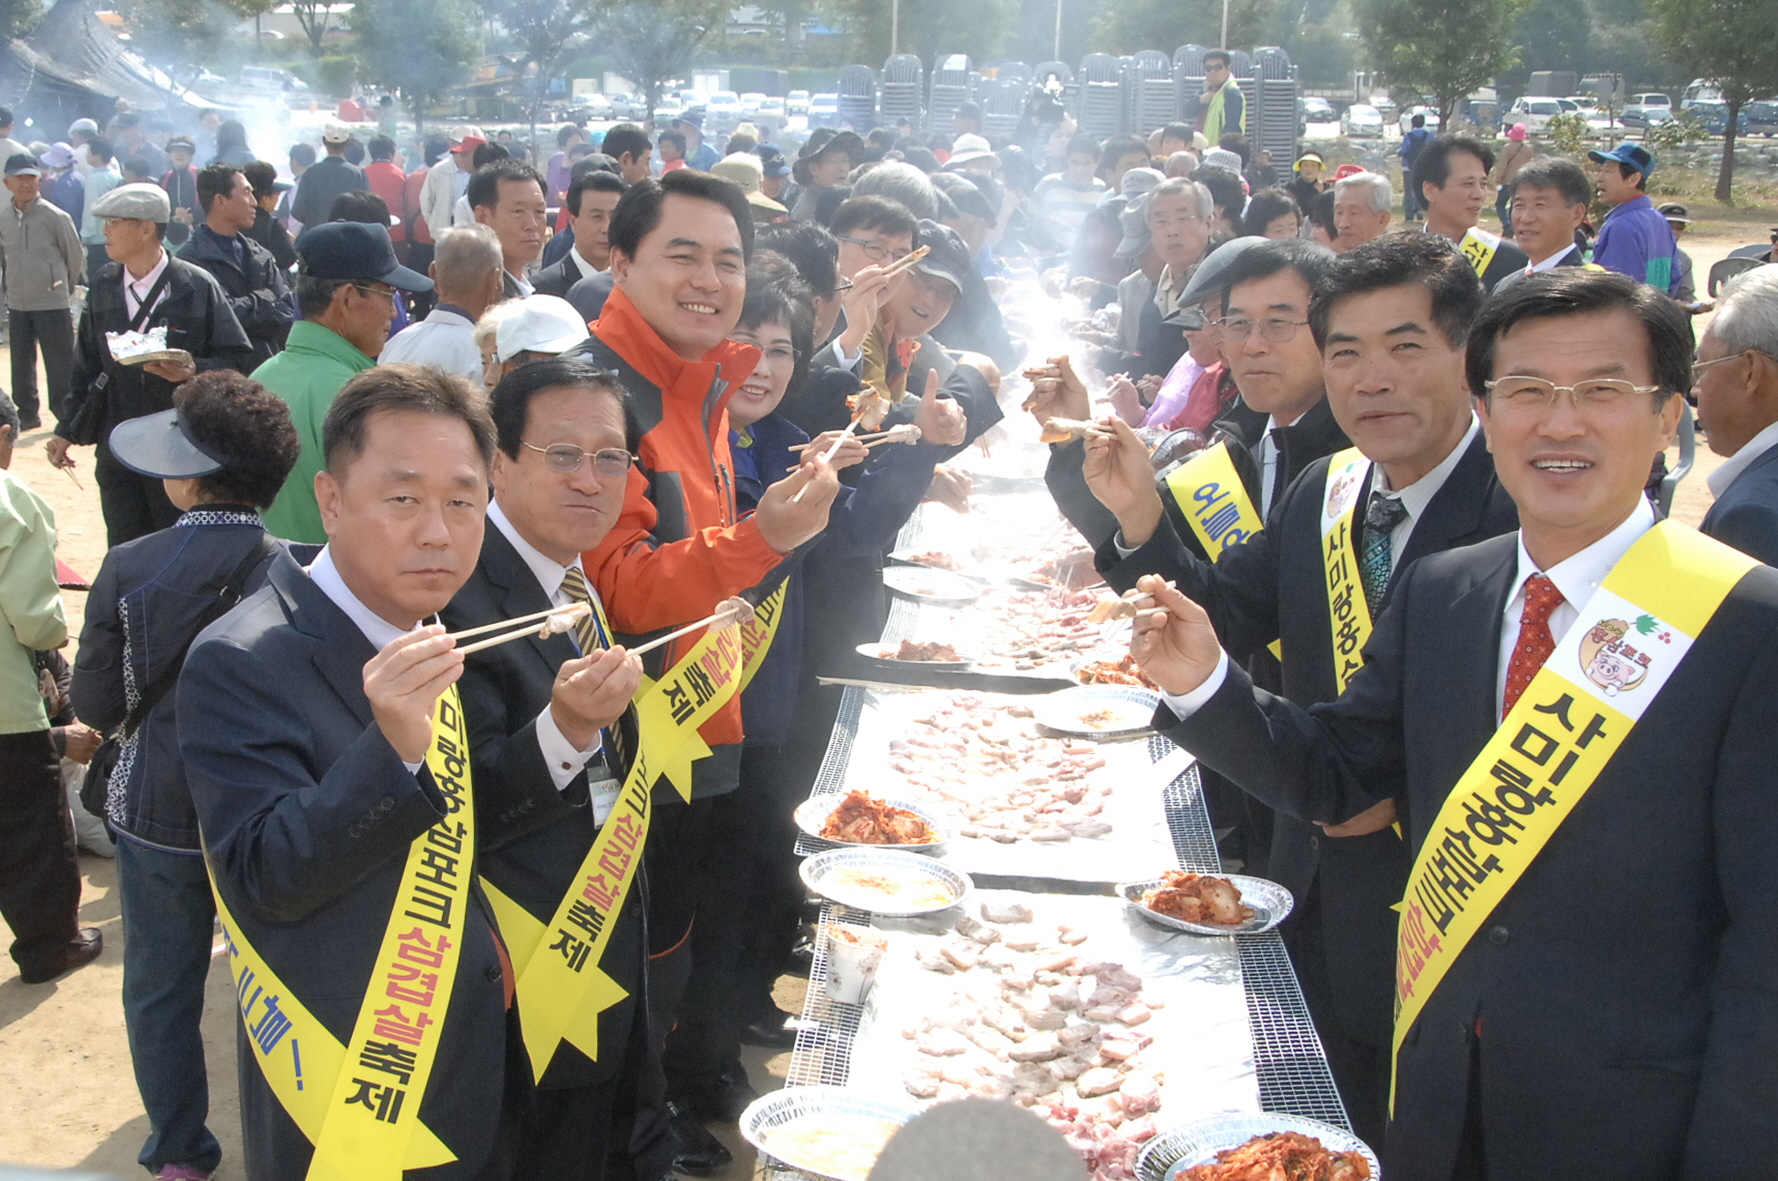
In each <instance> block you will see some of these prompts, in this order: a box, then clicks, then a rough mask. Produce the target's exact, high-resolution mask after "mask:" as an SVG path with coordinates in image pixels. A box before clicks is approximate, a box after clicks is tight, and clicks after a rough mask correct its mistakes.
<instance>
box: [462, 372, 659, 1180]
mask: <svg viewBox="0 0 1778 1181" xmlns="http://www.w3.org/2000/svg"><path fill="white" fill-rule="evenodd" d="M490 402H491V407H490V408H491V410H492V412H493V416H494V423H495V427H496V430H497V431H498V434H499V450H497V451H496V452H495V454H494V467H493V473H492V477H493V485H494V499H493V502H492V503H491V504H490V505H489V506H488V528H487V530H486V531H485V532H484V534H483V537H482V552H481V560H480V561H479V562H478V563H477V564H476V568H475V571H474V573H473V574H471V575H470V578H469V581H468V582H467V583H465V584H464V587H463V589H462V590H461V591H459V592H457V597H456V598H454V599H453V600H451V605H450V607H449V608H447V609H446V611H445V612H444V615H443V620H444V622H445V623H446V624H447V625H448V626H449V627H451V628H453V629H463V628H471V627H479V626H481V625H483V624H489V623H498V622H499V621H500V620H503V619H512V618H516V617H519V616H524V615H531V614H534V613H536V612H538V611H544V610H548V609H549V608H551V607H571V606H573V605H574V604H576V603H589V604H590V603H592V602H593V601H594V599H593V598H592V597H591V596H592V594H593V592H592V591H591V590H590V588H589V587H588V585H587V582H586V575H585V571H584V569H583V568H582V566H581V557H580V555H581V553H582V551H585V550H590V549H593V548H595V547H596V546H597V545H598V544H599V542H600V541H602V540H604V537H605V534H606V532H607V531H609V529H610V527H611V523H612V522H613V521H615V520H616V519H617V513H618V510H619V509H620V508H621V507H622V505H623V497H624V483H625V479H626V477H627V476H628V474H629V465H630V451H629V448H628V443H627V440H626V431H625V403H624V396H623V391H622V389H621V388H620V387H619V386H617V385H616V384H615V383H614V382H613V381H612V380H611V378H610V377H609V376H608V375H606V374H604V373H602V372H601V371H599V370H597V369H595V368H594V367H593V366H591V365H589V364H587V363H586V362H584V361H564V360H554V359H552V360H546V361H534V362H532V363H531V364H529V365H526V366H523V367H522V368H520V369H518V370H516V371H514V372H513V373H512V374H511V375H509V376H508V377H506V378H505V379H503V380H502V381H501V382H500V384H499V385H498V386H496V387H495V389H494V392H493V395H492V397H491V399H490ZM570 465H571V466H570ZM607 645H608V639H607V637H605V636H604V635H603V634H602V631H601V627H600V624H599V620H598V618H597V617H596V616H589V617H588V618H587V620H586V622H585V623H583V624H582V625H581V626H579V627H577V628H576V630H575V631H574V632H572V633H560V634H555V635H549V636H538V635H535V634H533V635H531V636H529V637H527V638H526V639H524V640H522V641H519V642H516V643H510V644H502V645H500V646H498V647H493V648H488V649H485V650H483V651H481V652H477V653H475V654H474V655H472V656H471V657H469V661H468V664H467V666H466V668H465V670H464V674H463V683H462V692H463V708H464V711H465V712H466V713H467V714H468V716H469V719H470V723H469V725H470V752H471V755H472V761H473V766H474V770H475V775H476V782H477V783H478V784H491V783H493V782H495V781H496V780H497V779H498V780H509V781H512V787H513V791H512V794H513V795H514V797H515V798H522V799H524V800H526V801H530V800H533V799H536V800H541V801H542V803H543V806H542V808H541V809H540V810H541V811H542V812H543V813H544V815H543V816H537V817H534V818H533V819H534V820H535V821H536V822H537V823H536V824H535V826H534V827H533V830H532V831H531V832H529V833H528V834H527V835H525V836H523V837H522V838H520V839H518V840H515V841H513V842H512V843H510V844H507V845H503V846H501V847H500V848H498V849H494V848H489V849H488V850H487V852H486V854H485V856H484V858H483V861H482V875H483V877H484V878H486V880H487V881H488V882H489V883H491V884H492V885H493V887H494V888H495V889H497V890H498V891H499V892H500V893H501V894H502V895H504V896H505V897H506V898H508V899H511V900H512V902H513V903H515V904H517V905H518V906H520V907H523V908H524V910H525V911H526V913H527V914H529V915H530V916H531V918H532V919H534V920H535V921H536V922H537V923H540V924H547V923H549V922H551V921H552V919H553V918H554V916H555V914H556V911H557V909H558V908H559V907H560V906H561V903H562V899H563V895H564V894H566V893H567V892H569V891H570V890H571V889H578V887H579V885H580V879H581V868H582V862H583V861H584V860H585V858H586V855H587V851H588V850H589V849H591V848H592V846H593V840H594V838H595V837H596V836H597V835H598V832H599V830H600V828H601V827H602V826H603V824H604V822H605V819H606V816H607V815H608V814H609V813H610V811H611V809H612V804H613V802H614V801H615V800H616V798H617V794H618V787H619V782H620V779H621V777H622V776H623V775H624V774H625V772H626V771H627V770H628V768H627V766H626V762H627V760H626V759H625V758H624V757H622V754H621V752H622V751H624V750H628V751H631V752H633V751H634V750H635V742H634V735H633V733H631V734H627V735H625V736H624V737H623V738H614V739H612V740H611V741H606V731H607V730H608V728H610V727H612V726H614V725H616V724H618V722H619V720H620V719H624V720H626V721H627V718H626V711H627V709H628V707H629V703H630V698H631V696H632V695H633V694H634V693H635V691H636V686H637V684H638V682H639V680H640V677H641V672H642V666H641V662H640V661H639V660H638V659H637V658H635V657H633V656H626V655H625V654H624V651H623V649H621V648H615V649H609V650H607ZM625 739H628V741H627V742H626V741H625ZM538 784H547V785H550V786H552V787H554V788H555V789H556V792H557V795H556V798H554V799H550V798H548V796H547V793H533V792H530V791H526V790H522V788H523V787H524V786H528V785H538ZM508 935H509V937H511V935H512V933H511V932H508ZM533 954H542V955H554V954H557V953H556V952H552V951H550V950H549V944H548V941H547V940H546V941H543V942H541V943H539V944H538V951H537V952H535V953H533ZM516 966H517V968H518V971H519V978H520V980H521V981H523V980H524V979H525V971H524V964H523V963H519V964H517V965H516ZM599 967H600V969H601V970H602V971H604V972H605V974H606V975H608V976H610V977H611V978H612V979H613V980H615V981H616V982H617V984H618V986H619V987H621V988H622V989H623V991H624V994H625V995H624V997H623V999H622V1000H621V1001H619V1002H618V1003H617V1004H615V1005H613V1006H611V1007H609V1008H605V1009H604V1010H603V1011H601V1012H599V1013H598V1015H597V1020H598V1025H599V1034H598V1050H597V1054H598V1056H597V1058H596V1059H594V1058H591V1057H589V1056H588V1055H587V1054H586V1053H583V1052H582V1050H581V1049H578V1048H576V1047H575V1046H573V1045H570V1044H568V1043H567V1042H561V1043H558V1044H557V1045H556V1046H554V1047H551V1049H552V1050H553V1057H552V1058H551V1059H550V1060H549V1061H546V1062H537V1061H533V1062H532V1071H533V1076H534V1077H536V1078H538V1079H539V1080H540V1084H539V1087H538V1090H537V1092H536V1094H535V1095H534V1096H533V1098H532V1102H531V1113H530V1119H529V1121H528V1123H527V1126H526V1132H525V1135H524V1137H523V1147H522V1148H521V1150H520V1153H519V1159H518V1164H517V1167H516V1175H518V1176H522V1177H551V1178H561V1179H563V1181H566V1179H568V1178H593V1179H597V1178H602V1177H605V1176H607V1175H612V1176H628V1175H629V1174H628V1173H627V1171H624V1170H625V1169H627V1162H628V1158H629V1149H630V1129H631V1127H632V1125H633V1124H634V1122H635V1112H634V1094H633V1090H634V1080H635V1073H636V1069H637V1067H638V1064H639V1059H640V1052H641V1048H642V1039H641V1038H640V1037H639V1036H638V1037H635V1038H633V1037H632V1033H633V1032H634V1033H635V1034H638V1035H639V1034H640V1032H641V1024H642V1023H641V1022H635V1021H633V1015H634V1013H635V1011H636V1008H637V1005H636V1001H637V999H638V998H639V997H640V995H641V992H642V976H643V954H642V922H641V899H640V890H639V889H638V888H632V889H631V890H630V892H629V894H628V896H627V899H626V901H625V903H624V906H623V910H622V918H621V919H620V921H619V924H618V927H617V930H616V931H615V932H614V934H613V935H612V943H611V944H610V945H609V946H608V947H607V949H606V952H605V954H604V957H603V958H602V959H601V960H600V962H599ZM531 1003H532V1001H531V998H530V997H529V996H528V995H527V993H526V992H525V989H524V987H523V986H521V989H520V992H519V997H518V1011H519V1018H520V1020H521V1021H527V1020H530V1019H531V1015H530V1014H528V1012H527V1005H528V1004H531ZM531 1048H532V1049H533V1050H535V1049H536V1048H537V1047H536V1045H535V1044H533V1045H532V1047H531ZM619 1162H621V1167H620V1169H619V1171H617V1172H614V1173H611V1174H607V1172H606V1168H607V1165H608V1163H611V1164H618V1163H619ZM662 1171H664V1170H662ZM655 1175H656V1176H658V1175H659V1173H658V1172H657V1173H656V1174H655Z"/></svg>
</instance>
